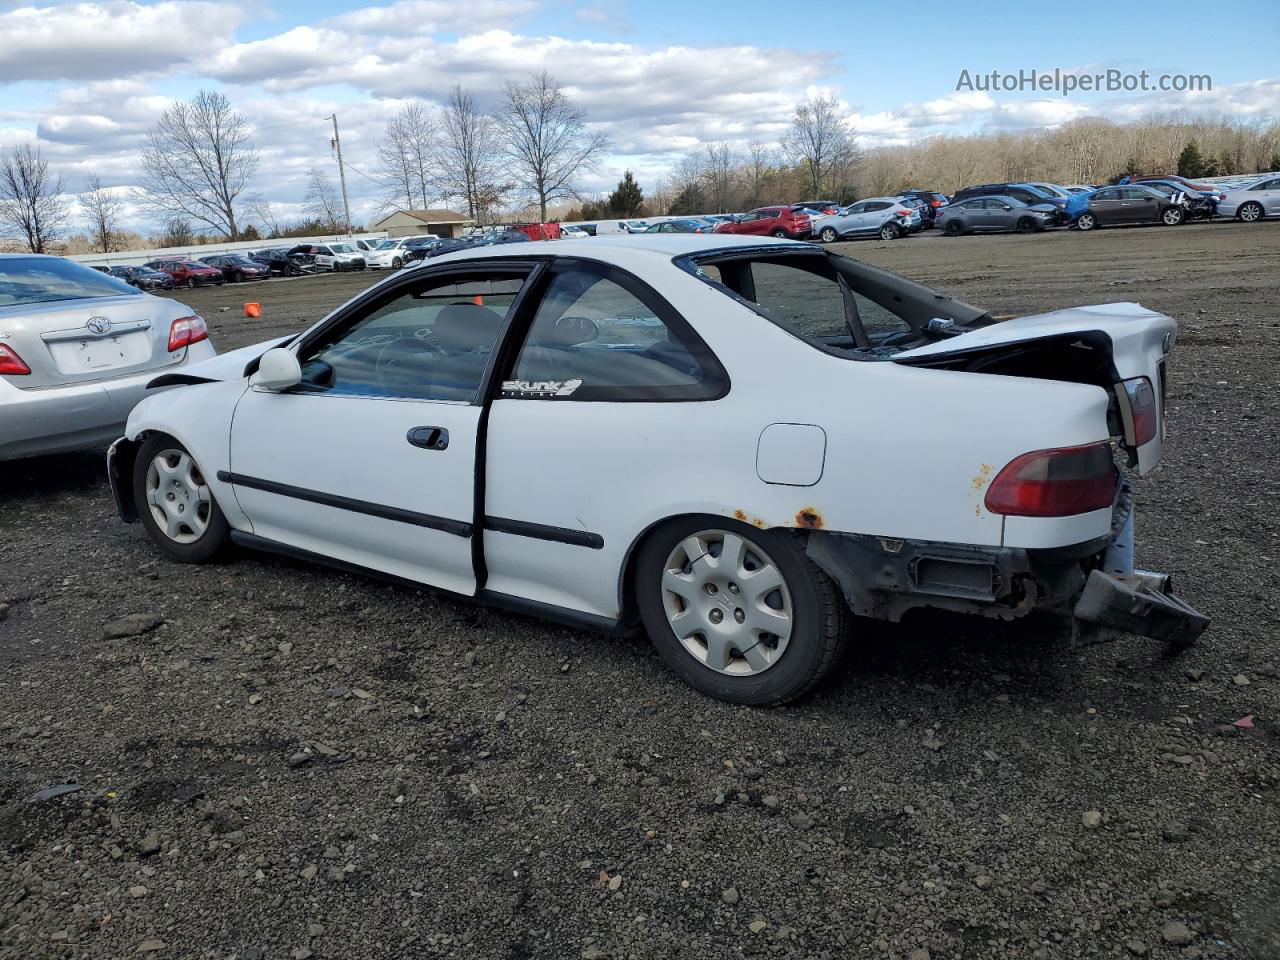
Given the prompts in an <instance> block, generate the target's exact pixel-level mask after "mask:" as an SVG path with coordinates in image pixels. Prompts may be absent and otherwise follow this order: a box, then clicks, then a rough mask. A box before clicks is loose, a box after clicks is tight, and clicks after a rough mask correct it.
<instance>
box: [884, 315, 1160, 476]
mask: <svg viewBox="0 0 1280 960" xmlns="http://www.w3.org/2000/svg"><path fill="white" fill-rule="evenodd" d="M1176 334H1177V322H1176V321H1175V320H1174V319H1173V318H1172V317H1167V316H1165V315H1164V314H1162V313H1157V312H1155V311H1154V310H1148V309H1147V308H1146V307H1144V306H1142V305H1141V304H1137V303H1106V304H1098V305H1096V306H1087V307H1071V308H1069V309H1066V310H1055V311H1053V312H1052V313H1043V314H1037V315H1034V316H1027V317H1015V318H1013V319H1010V320H1004V321H1000V322H997V323H992V324H989V325H986V326H982V327H979V328H978V329H975V330H970V331H968V332H965V333H959V334H957V335H955V336H952V337H948V338H947V339H945V340H940V341H937V342H935V343H931V344H928V345H927V346H922V347H916V348H914V349H910V350H904V351H902V352H901V353H898V354H895V355H894V356H893V360H894V361H895V362H897V363H905V364H910V365H912V366H927V367H938V368H942V369H950V370H968V371H971V372H974V373H993V374H1003V375H1012V376H1026V377H1038V378H1041V379H1049V380H1069V381H1073V382H1077V383H1093V384H1096V385H1097V386H1100V387H1103V388H1104V389H1106V390H1108V391H1109V393H1110V394H1111V397H1112V404H1111V408H1112V411H1113V413H1114V414H1115V416H1114V419H1113V423H1112V424H1111V427H1112V434H1113V436H1117V437H1118V438H1119V439H1120V441H1121V443H1122V445H1123V446H1124V447H1125V448H1126V449H1127V450H1128V451H1129V452H1130V454H1131V456H1132V458H1133V461H1134V465H1136V466H1137V468H1138V472H1139V474H1142V475H1145V474H1147V473H1150V472H1151V471H1152V470H1153V469H1154V468H1155V466H1156V464H1157V463H1159V462H1160V457H1161V454H1162V453H1163V449H1164V403H1165V376H1166V374H1165V359H1166V357H1167V356H1168V354H1169V351H1170V350H1172V348H1173V341H1174V338H1175V336H1176ZM1138 377H1145V378H1147V380H1148V381H1149V383H1150V386H1151V393H1152V394H1153V396H1154V403H1155V416H1156V425H1155V433H1154V436H1153V437H1152V438H1151V439H1150V440H1148V441H1146V442H1145V443H1137V442H1135V441H1136V440H1137V439H1138V438H1137V436H1136V428H1135V426H1134V410H1133V409H1131V401H1130V399H1129V395H1128V394H1127V393H1126V391H1125V389H1124V386H1123V385H1122V384H1123V382H1124V381H1126V380H1133V379H1136V378H1138Z"/></svg>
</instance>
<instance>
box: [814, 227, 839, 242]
mask: <svg viewBox="0 0 1280 960" xmlns="http://www.w3.org/2000/svg"><path fill="white" fill-rule="evenodd" d="M818 239H819V240H821V241H822V242H823V243H835V242H836V228H835V227H823V228H822V230H821V231H819V233H818Z"/></svg>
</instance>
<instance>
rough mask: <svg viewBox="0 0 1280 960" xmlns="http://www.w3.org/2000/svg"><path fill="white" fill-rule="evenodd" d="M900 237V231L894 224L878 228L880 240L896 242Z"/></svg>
mask: <svg viewBox="0 0 1280 960" xmlns="http://www.w3.org/2000/svg"><path fill="white" fill-rule="evenodd" d="M900 236H902V230H901V229H900V228H899V227H898V225H897V224H896V223H886V224H885V225H884V226H883V227H881V228H880V239H881V240H897V239H898V238H899V237H900Z"/></svg>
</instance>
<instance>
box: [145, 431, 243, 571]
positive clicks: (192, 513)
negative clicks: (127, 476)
mask: <svg viewBox="0 0 1280 960" xmlns="http://www.w3.org/2000/svg"><path fill="white" fill-rule="evenodd" d="M133 493H134V503H135V504H136V506H137V511H138V516H139V518H140V519H141V520H142V525H143V526H144V527H145V528H146V531H147V533H148V535H149V536H150V537H151V539H152V540H153V541H154V542H155V544H156V545H157V546H158V547H159V548H160V549H161V550H162V551H164V552H165V553H166V554H168V555H169V556H170V557H172V558H173V559H174V560H178V561H181V562H183V563H205V562H207V561H209V560H212V559H214V557H216V556H217V554H218V553H219V552H221V550H222V548H223V547H224V546H225V545H226V542H227V538H228V534H229V532H230V527H229V525H228V524H227V520H226V517H224V516H223V515H222V510H221V509H219V507H218V504H217V502H216V501H215V500H214V499H213V494H212V492H211V491H210V490H209V484H208V482H207V481H206V480H205V476H204V472H203V471H202V470H201V469H200V466H199V464H197V463H196V461H195V459H194V458H193V457H192V456H191V454H190V453H188V452H187V450H186V449H185V448H184V447H183V446H182V444H180V443H178V442H177V441H176V440H174V439H173V438H172V437H166V436H159V435H158V436H154V437H150V438H148V439H147V440H146V442H144V443H143V445H142V448H141V449H140V450H139V451H138V457H137V460H136V461H135V466H134V477H133Z"/></svg>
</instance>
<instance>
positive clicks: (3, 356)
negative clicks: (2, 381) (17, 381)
mask: <svg viewBox="0 0 1280 960" xmlns="http://www.w3.org/2000/svg"><path fill="white" fill-rule="evenodd" d="M30 372H31V368H30V367H28V366H27V365H26V364H25V363H23V362H22V358H21V357H20V356H18V351H16V350H14V349H13V347H6V346H5V345H4V344H3V343H0V373H7V374H8V375H9V376H11V377H25V376H26V375H27V374H29V373H30Z"/></svg>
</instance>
